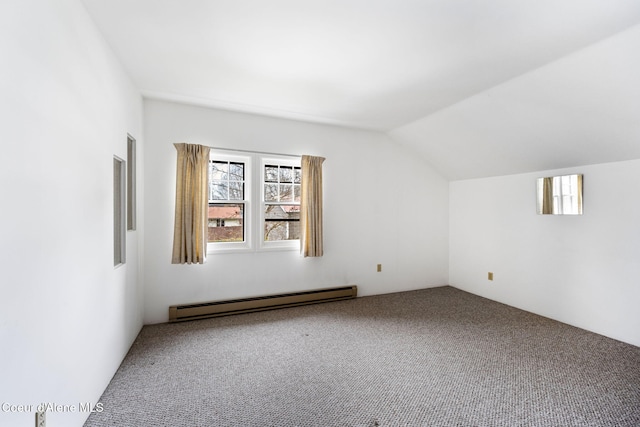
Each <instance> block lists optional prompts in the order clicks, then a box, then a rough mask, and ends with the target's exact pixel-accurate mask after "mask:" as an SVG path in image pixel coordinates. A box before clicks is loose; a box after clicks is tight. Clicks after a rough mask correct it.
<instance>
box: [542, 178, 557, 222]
mask: <svg viewBox="0 0 640 427" xmlns="http://www.w3.org/2000/svg"><path fill="white" fill-rule="evenodd" d="M542 213H543V214H553V213H555V212H554V211H553V177H547V178H543V179H542Z"/></svg>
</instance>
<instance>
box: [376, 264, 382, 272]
mask: <svg viewBox="0 0 640 427" xmlns="http://www.w3.org/2000/svg"><path fill="white" fill-rule="evenodd" d="M377 271H378V273H380V272H381V271H382V264H378V269H377Z"/></svg>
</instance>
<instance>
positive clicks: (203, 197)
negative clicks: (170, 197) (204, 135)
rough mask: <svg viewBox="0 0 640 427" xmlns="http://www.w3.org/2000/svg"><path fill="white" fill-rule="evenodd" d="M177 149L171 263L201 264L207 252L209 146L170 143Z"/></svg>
mask: <svg viewBox="0 0 640 427" xmlns="http://www.w3.org/2000/svg"><path fill="white" fill-rule="evenodd" d="M174 145H175V147H176V150H178V168H177V169H178V170H177V176H176V213H175V223H174V228H173V257H172V259H171V263H172V264H203V263H204V262H205V259H206V255H207V208H208V205H209V203H208V202H209V195H208V187H209V177H208V175H209V151H210V148H209V147H205V146H202V145H195V144H184V143H180V144H174Z"/></svg>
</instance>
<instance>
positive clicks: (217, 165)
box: [209, 162, 229, 180]
mask: <svg viewBox="0 0 640 427" xmlns="http://www.w3.org/2000/svg"><path fill="white" fill-rule="evenodd" d="M209 166H210V170H209V175H210V176H209V179H212V180H226V179H227V173H228V171H229V163H227V162H209Z"/></svg>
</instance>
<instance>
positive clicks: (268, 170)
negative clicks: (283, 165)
mask: <svg viewBox="0 0 640 427" xmlns="http://www.w3.org/2000/svg"><path fill="white" fill-rule="evenodd" d="M264 181H265V182H278V166H272V165H266V166H265V167H264Z"/></svg>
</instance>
